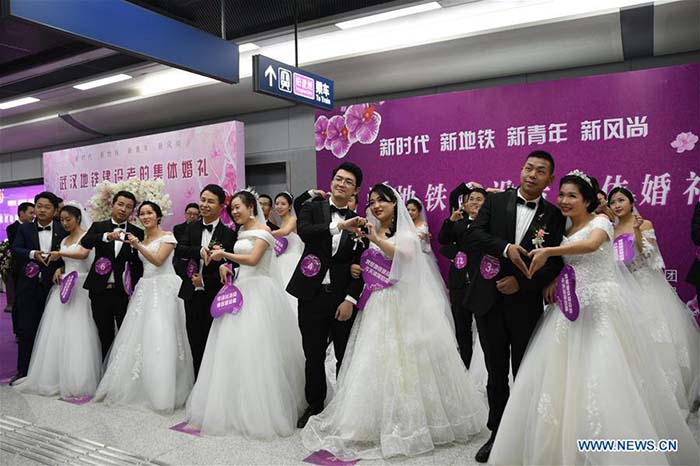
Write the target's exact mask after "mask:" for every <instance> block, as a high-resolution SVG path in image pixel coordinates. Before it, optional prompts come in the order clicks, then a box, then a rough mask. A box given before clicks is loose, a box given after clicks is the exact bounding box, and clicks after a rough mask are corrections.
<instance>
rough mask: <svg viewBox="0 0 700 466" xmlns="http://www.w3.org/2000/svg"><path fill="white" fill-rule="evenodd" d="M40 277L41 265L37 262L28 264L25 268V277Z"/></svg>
mask: <svg viewBox="0 0 700 466" xmlns="http://www.w3.org/2000/svg"><path fill="white" fill-rule="evenodd" d="M37 275H39V264H37V263H36V262H28V263H27V265H25V266H24V276H25V277H27V278H36V276H37Z"/></svg>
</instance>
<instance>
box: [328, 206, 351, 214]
mask: <svg viewBox="0 0 700 466" xmlns="http://www.w3.org/2000/svg"><path fill="white" fill-rule="evenodd" d="M333 212H338V214H340V215H342V216H343V217H345V216H347V215H348V212H349V209H348V208H347V207H343V208H342V209H340V208H338V207H336V206H334V205H332V204H331V215H333Z"/></svg>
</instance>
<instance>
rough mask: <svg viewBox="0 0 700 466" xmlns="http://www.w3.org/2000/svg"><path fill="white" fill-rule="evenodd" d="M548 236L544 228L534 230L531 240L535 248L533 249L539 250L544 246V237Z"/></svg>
mask: <svg viewBox="0 0 700 466" xmlns="http://www.w3.org/2000/svg"><path fill="white" fill-rule="evenodd" d="M548 234H549V232H548V231H547V227H546V226H544V227H542V228H537V229H535V237H534V238H532V244H533V246H535V249H539V248H541V247H542V245H544V237H545V236H546V235H548Z"/></svg>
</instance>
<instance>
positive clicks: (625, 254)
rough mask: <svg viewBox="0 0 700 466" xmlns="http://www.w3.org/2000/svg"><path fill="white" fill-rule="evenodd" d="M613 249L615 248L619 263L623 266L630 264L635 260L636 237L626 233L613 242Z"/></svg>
mask: <svg viewBox="0 0 700 466" xmlns="http://www.w3.org/2000/svg"><path fill="white" fill-rule="evenodd" d="M613 247H614V248H615V258H616V259H617V261H618V262H622V263H623V264H629V263H630V262H632V259H634V235H633V234H631V233H625V234H622V235H620V236H618V237H617V238H615V241H614V242H613Z"/></svg>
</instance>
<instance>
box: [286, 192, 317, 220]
mask: <svg viewBox="0 0 700 466" xmlns="http://www.w3.org/2000/svg"><path fill="white" fill-rule="evenodd" d="M307 201H323V198H322V197H320V196H315V197H311V195H309V192H308V191H304V192H303V193H301V194H299V195H298V196H297V197H295V198H294V202H293V204H294V212H295V213H296V214H297V217H298V216H299V214H300V213H301V209H303V208H304V204H306V202H307Z"/></svg>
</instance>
